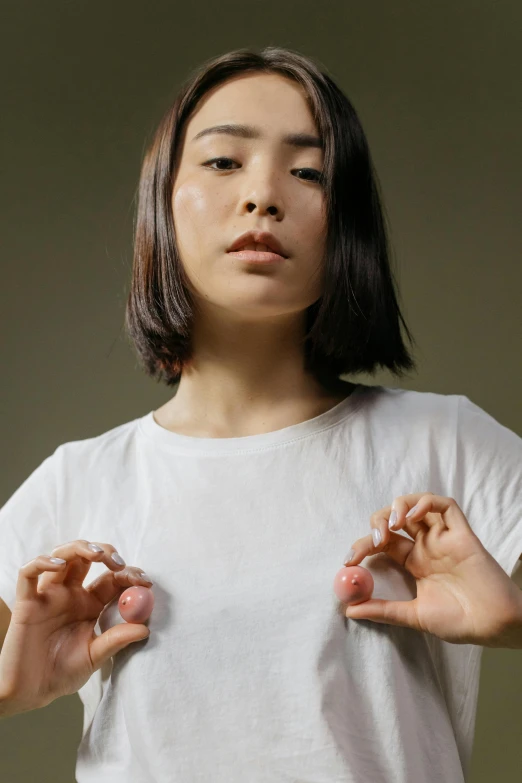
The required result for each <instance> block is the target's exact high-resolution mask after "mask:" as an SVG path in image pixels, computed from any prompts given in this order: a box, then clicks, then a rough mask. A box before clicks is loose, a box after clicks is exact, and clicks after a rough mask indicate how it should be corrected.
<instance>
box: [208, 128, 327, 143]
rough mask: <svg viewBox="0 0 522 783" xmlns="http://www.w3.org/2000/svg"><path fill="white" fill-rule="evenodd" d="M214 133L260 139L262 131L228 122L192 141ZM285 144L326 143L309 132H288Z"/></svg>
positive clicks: (284, 139)
mask: <svg viewBox="0 0 522 783" xmlns="http://www.w3.org/2000/svg"><path fill="white" fill-rule="evenodd" d="M213 133H222V134H226V135H229V136H239V137H240V138H242V139H259V138H260V137H261V135H262V134H261V132H260V131H259V130H258V129H257V128H253V127H252V126H251V125H235V124H231V123H227V124H224V125H213V126H212V127H211V128H205V129H204V130H201V131H200V132H199V133H196V135H195V136H194V138H193V139H192V141H197V140H198V139H201V138H202V137H203V136H210V135H211V134H213ZM282 142H283V144H289V145H290V146H291V147H316V148H317V149H323V148H324V144H323V141H322V139H320V138H319V137H318V136H312V135H310V134H309V133H287V134H286V135H284V136H283V137H282Z"/></svg>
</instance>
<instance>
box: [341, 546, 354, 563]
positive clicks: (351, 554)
mask: <svg viewBox="0 0 522 783" xmlns="http://www.w3.org/2000/svg"><path fill="white" fill-rule="evenodd" d="M354 557H355V549H350V551H349V552H348V554H347V555H346V557H345V558H344V560H343V565H345V564H346V563H350V562H351V561H352V560H353V559H354Z"/></svg>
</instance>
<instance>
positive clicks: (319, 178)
mask: <svg viewBox="0 0 522 783" xmlns="http://www.w3.org/2000/svg"><path fill="white" fill-rule="evenodd" d="M219 160H227V161H230V162H231V163H237V161H235V160H233V159H232V158H224V157H220V158H211V159H210V160H207V161H206V163H203V164H202V165H203V166H208V165H209V164H210V163H216V162H217V161H219ZM227 170H228V171H230V169H212V171H227ZM294 171H313V172H315V174H317V179H316V180H315V182H317V184H320V183H321V182H322V178H323V175H322V173H321V172H320V171H317V169H310V168H303V169H294ZM304 181H305V182H314V180H311V179H305V180H304Z"/></svg>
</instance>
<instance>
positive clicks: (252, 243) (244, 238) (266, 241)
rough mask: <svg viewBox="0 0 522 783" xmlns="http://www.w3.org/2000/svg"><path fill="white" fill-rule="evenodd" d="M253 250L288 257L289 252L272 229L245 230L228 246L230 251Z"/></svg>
mask: <svg viewBox="0 0 522 783" xmlns="http://www.w3.org/2000/svg"><path fill="white" fill-rule="evenodd" d="M236 251H238V252H244V251H252V252H256V253H273V254H275V255H278V256H281V258H288V253H287V252H286V250H285V248H284V247H283V246H282V244H281V242H280V241H279V239H278V238H277V237H276V236H274V235H273V234H272V233H271V232H270V231H254V230H251V231H245V232H244V233H243V234H241V235H240V236H238V237H236V239H235V240H234V242H233V243H232V245H231V246H230V247H229V248H227V252H228V253H234V252H236Z"/></svg>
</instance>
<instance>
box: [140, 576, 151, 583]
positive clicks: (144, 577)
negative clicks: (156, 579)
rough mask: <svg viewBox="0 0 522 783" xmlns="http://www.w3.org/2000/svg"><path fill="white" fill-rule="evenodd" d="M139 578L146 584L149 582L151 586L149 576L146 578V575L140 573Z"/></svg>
mask: <svg viewBox="0 0 522 783" xmlns="http://www.w3.org/2000/svg"><path fill="white" fill-rule="evenodd" d="M140 578H141V579H144V580H145V581H146V582H150V583H151V584H152V579H151V578H150V576H147V574H144V573H141V574H140Z"/></svg>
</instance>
